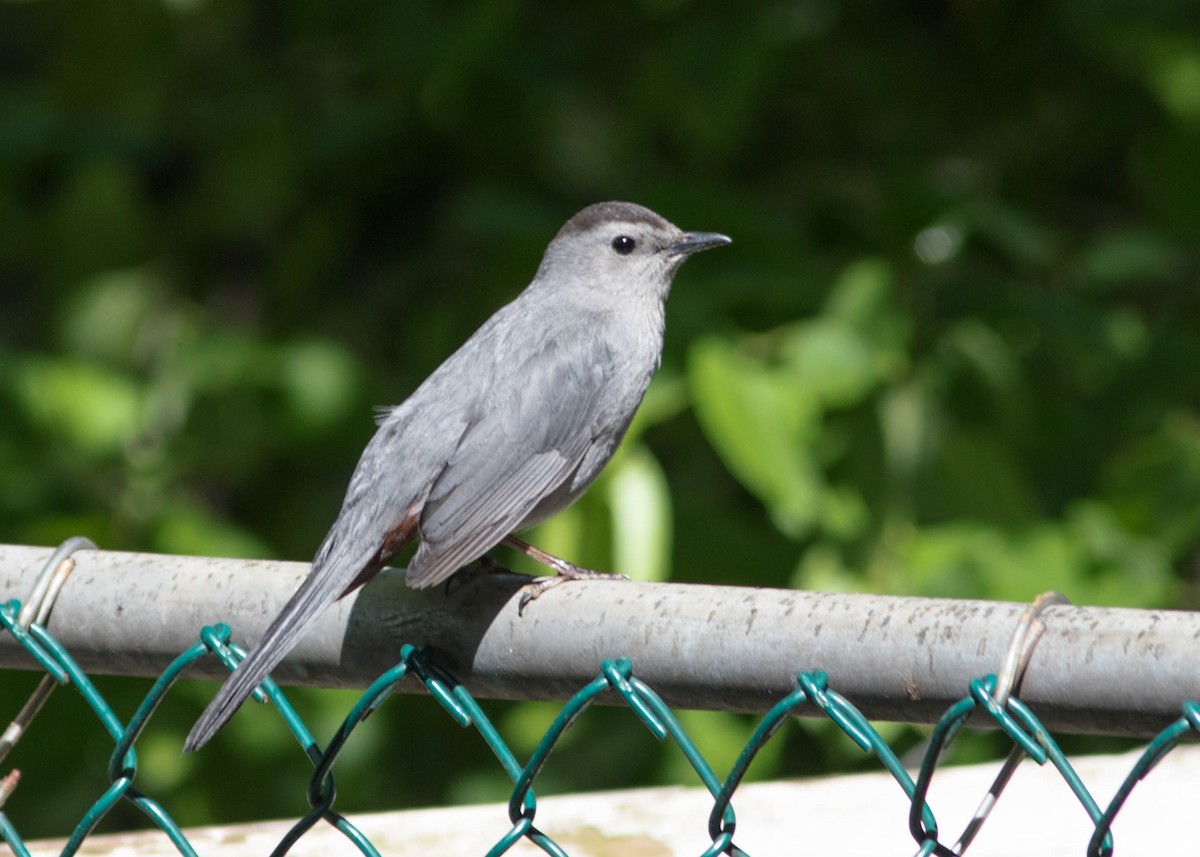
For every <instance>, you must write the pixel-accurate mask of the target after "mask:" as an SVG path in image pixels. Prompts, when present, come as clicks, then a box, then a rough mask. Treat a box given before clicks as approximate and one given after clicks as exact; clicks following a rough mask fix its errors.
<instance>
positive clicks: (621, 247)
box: [612, 235, 637, 256]
mask: <svg viewBox="0 0 1200 857" xmlns="http://www.w3.org/2000/svg"><path fill="white" fill-rule="evenodd" d="M634 247H637V242H636V241H634V240H633V239H632V238H630V237H629V236H628V235H618V236H617V237H616V238H614V239H613V240H612V248H613V249H614V250H616V251H617V253H619V254H620V255H622V256H628V255H629V254H630V253H632V252H633V248H634Z"/></svg>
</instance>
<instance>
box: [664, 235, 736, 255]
mask: <svg viewBox="0 0 1200 857" xmlns="http://www.w3.org/2000/svg"><path fill="white" fill-rule="evenodd" d="M732 243H733V239H732V238H730V237H729V236H728V235H722V234H721V233H719V232H685V233H683V238H681V239H680V240H678V241H676V242H675V243H674V244H672V245H671V246H670V247H668V248H667V251H668V252H669V253H670V254H671V255H672V256H690V255H691V254H693V253H699V252H700V251H701V250H707V249H709V248H710V247H720V246H721V245H722V244H732Z"/></svg>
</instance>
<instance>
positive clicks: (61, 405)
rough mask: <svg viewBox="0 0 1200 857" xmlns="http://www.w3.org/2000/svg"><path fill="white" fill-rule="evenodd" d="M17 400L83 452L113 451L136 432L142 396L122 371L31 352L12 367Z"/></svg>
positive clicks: (40, 422) (44, 425)
mask: <svg viewBox="0 0 1200 857" xmlns="http://www.w3.org/2000/svg"><path fill="white" fill-rule="evenodd" d="M15 386H16V391H17V400H18V406H19V407H21V408H23V409H24V410H25V412H26V413H27V414H28V415H29V417H30V419H31V420H32V421H33V422H34V423H35V424H37V425H39V426H40V427H41V428H43V429H44V430H46V431H48V432H50V433H52V434H55V435H57V436H59V437H61V438H63V439H65V440H66V441H68V442H69V443H71V444H72V445H74V446H75V447H77V448H79V449H81V450H82V451H84V452H87V453H90V454H94V455H98V454H113V453H117V452H120V451H121V449H122V447H123V445H124V444H125V443H127V442H128V441H130V440H131V439H132V438H133V437H134V436H135V435H136V433H137V430H138V426H139V422H140V417H141V411H142V397H141V393H140V391H139V389H138V387H137V385H136V384H135V383H134V382H133V381H132V380H130V379H129V378H127V377H126V376H124V375H122V374H120V373H118V372H115V371H113V370H111V369H109V368H107V367H105V366H102V365H100V364H98V363H92V362H89V361H84V360H75V359H72V358H50V357H46V358H37V357H35V358H31V359H29V360H27V361H25V362H24V364H22V365H20V366H19V367H18V369H17V373H16V385H15Z"/></svg>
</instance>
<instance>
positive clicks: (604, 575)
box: [517, 561, 629, 616]
mask: <svg viewBox="0 0 1200 857" xmlns="http://www.w3.org/2000/svg"><path fill="white" fill-rule="evenodd" d="M563 564H564V566H565V567H564V568H562V569H561V570H559V572H558V574H551V575H547V576H545V577H535V578H534V579H533V580H531V581H530V582H529V583H527V584H525V585H524V586H522V587H521V600H520V601H518V602H517V615H518V616H524V615H525V608H526V607H528V606H529V602H531V601H535V600H537V599H538V598H541V597H542V595H544V594H545V593H546V592H548V591H549V590H551V589H553V588H554V587H556V586H558V585H560V584H563V583H566V582H567V581H568V580H629V575H627V574H611V573H609V572H606V571H593V570H592V569H590V568H579V567H578V566H575V565H571V564H570V563H567V562H565V561H563Z"/></svg>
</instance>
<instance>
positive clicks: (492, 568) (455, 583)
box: [445, 553, 528, 595]
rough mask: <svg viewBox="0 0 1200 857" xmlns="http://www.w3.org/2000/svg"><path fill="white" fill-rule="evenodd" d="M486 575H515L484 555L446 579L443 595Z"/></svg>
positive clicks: (489, 556)
mask: <svg viewBox="0 0 1200 857" xmlns="http://www.w3.org/2000/svg"><path fill="white" fill-rule="evenodd" d="M488 574H512V575H516V574H517V573H516V572H515V571H513V570H512V569H509V568H505V567H504V566H502V565H501V564H500V563H498V562H496V558H495V557H493V556H492V555H491V554H490V553H485V554H484V555H483V556H481V557H480V558H479V559H477V560H475V561H474V562H472V563H469V564H468V565H464V566H463V567H462V568H460V569H459V570H458V571H456V572H454V574H452V575H450V576H449V577H448V578H446V584H445V587H446V588H445V594H446V595H449V594H450V593H451V592H453V591H454V590H456V589H458V588H459V587H460V586H462V585H463V584H464V583H466V582H467V581H469V580H471V579H473V578H476V577H482V576H484V575H488ZM517 576H518V577H527V576H528V575H524V574H521V575H517Z"/></svg>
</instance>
